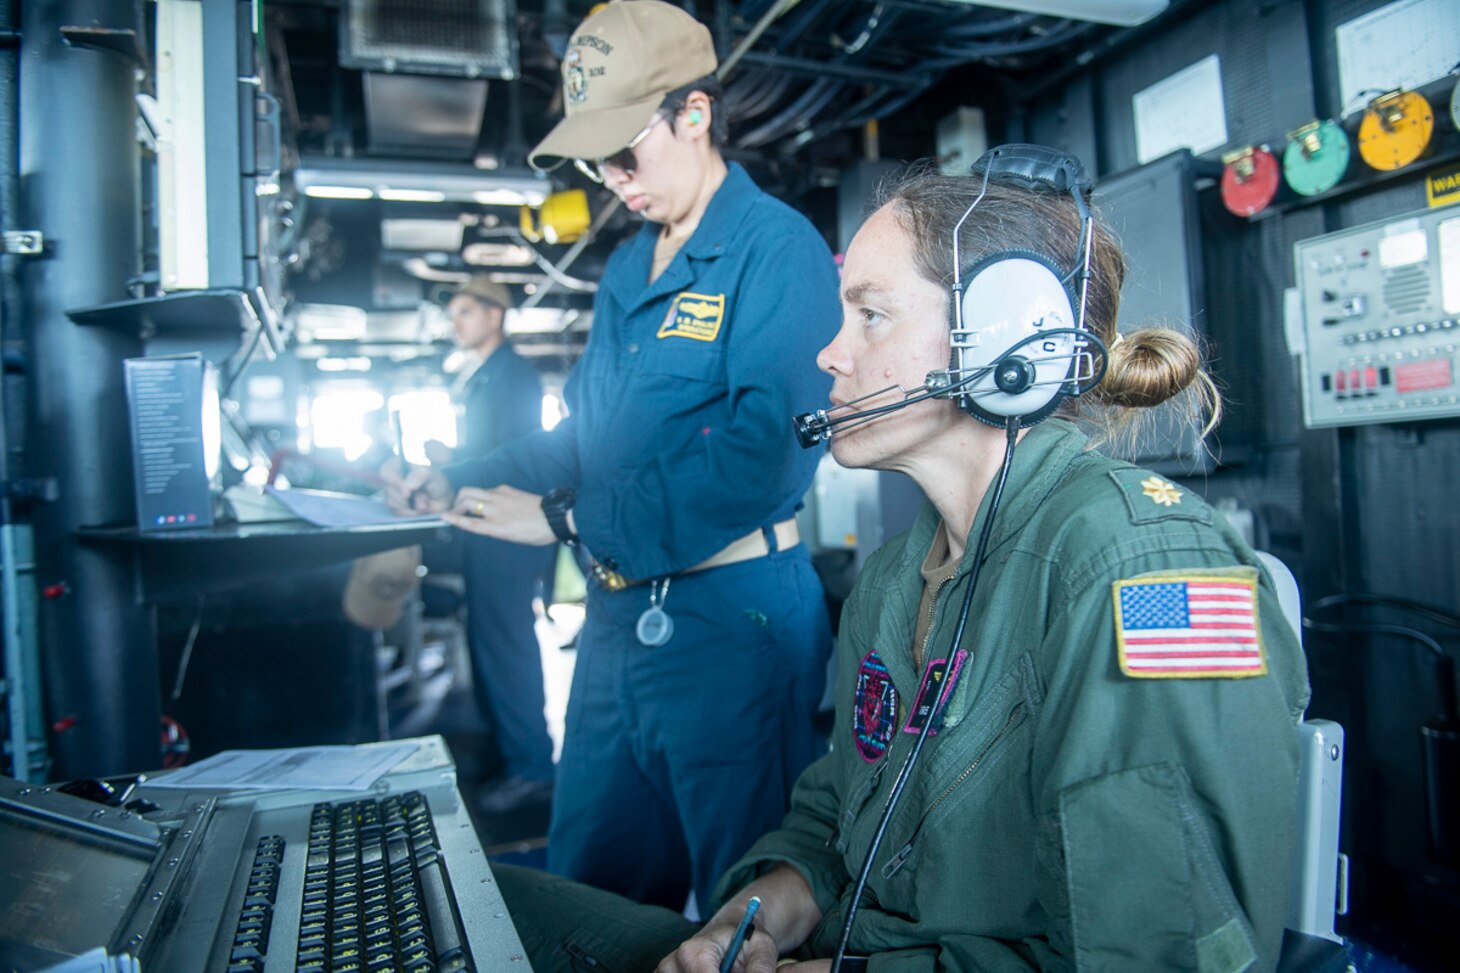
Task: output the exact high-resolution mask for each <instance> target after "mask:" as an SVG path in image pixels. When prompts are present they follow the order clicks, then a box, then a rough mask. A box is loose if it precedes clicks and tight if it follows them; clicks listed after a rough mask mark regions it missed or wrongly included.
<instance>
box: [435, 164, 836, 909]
mask: <svg viewBox="0 0 1460 973" xmlns="http://www.w3.org/2000/svg"><path fill="white" fill-rule="evenodd" d="M658 232H659V227H658V226H657V225H654V224H650V225H648V226H645V227H644V229H643V230H642V231H641V232H640V233H639V234H638V235H637V236H636V237H635V238H633V239H631V240H630V241H629V242H627V243H626V244H625V245H624V246H622V247H620V248H619V250H618V251H617V252H615V253H614V255H613V256H612V257H611V258H610V260H609V263H608V267H607V269H606V271H605V274H604V278H603V282H602V284H601V286H600V288H599V291H598V294H597V297H596V300H595V306H594V318H593V330H592V333H591V337H590V340H589V342H588V346H587V349H586V350H585V352H584V355H583V358H582V359H581V360H580V361H579V363H578V365H577V367H576V369H575V370H574V372H573V374H572V376H571V377H570V378H569V381H568V384H567V388H566V389H565V396H566V399H567V404H568V406H569V410H570V415H569V417H568V418H567V419H565V420H564V421H563V422H562V423H561V424H560V425H559V426H558V427H557V428H556V429H554V430H552V431H550V432H539V433H534V434H533V435H530V436H527V437H525V438H523V439H521V440H518V441H516V442H514V443H511V444H509V445H508V446H507V447H505V448H503V449H501V450H498V451H497V452H495V453H494V454H492V455H491V456H490V457H488V458H487V459H485V460H483V461H481V462H479V463H474V464H467V465H464V466H460V467H454V468H452V469H450V470H448V475H449V476H450V477H451V479H452V481H453V483H454V485H456V486H458V487H460V486H464V485H476V486H491V485H496V484H500V483H507V484H510V485H513V486H516V487H519V488H521V489H526V490H531V491H533V492H536V493H543V492H546V491H547V490H550V489H552V488H554V487H559V486H571V487H573V488H574V489H575V490H576V491H577V494H578V500H577V504H576V506H575V508H574V520H575V523H576V524H577V527H578V530H579V531H580V533H581V535H582V538H583V543H584V544H585V545H586V546H587V548H588V549H589V551H590V552H592V554H593V555H594V557H596V558H597V559H598V560H599V561H600V562H602V563H604V564H605V565H607V566H609V567H612V568H614V569H616V570H617V571H619V572H621V573H622V574H623V575H624V576H625V577H627V578H631V579H636V580H638V581H650V580H652V579H662V578H669V579H670V587H669V590H668V594H667V598H666V600H665V603H664V606H663V607H664V610H665V611H666V612H667V613H668V614H669V615H670V616H671V618H673V620H674V626H675V628H674V635H673V637H672V638H671V639H670V641H669V642H668V643H667V644H665V645H663V646H660V647H657V648H650V647H647V646H645V645H643V644H641V643H640V642H639V641H638V639H637V637H636V635H635V624H636V622H637V621H638V619H639V616H640V615H641V614H642V613H643V612H644V610H645V609H647V608H648V607H649V605H650V585H649V584H638V585H634V586H631V587H628V588H626V589H623V590H621V591H618V592H610V591H608V590H606V589H605V588H603V587H601V586H599V585H597V584H596V583H595V584H592V585H590V590H589V596H588V615H587V622H586V624H585V627H584V631H583V633H582V635H581V637H580V639H579V654H578V662H577V668H576V671H575V673H574V677H573V687H572V693H571V696H570V698H569V704H568V715H567V726H566V739H565V741H564V746H563V754H562V759H561V761H560V763H559V766H558V785H557V793H556V795H555V799H554V806H553V819H552V826H551V828H550V831H549V841H548V867H549V868H550V869H551V870H553V871H555V872H558V873H560V874H563V875H567V876H569V877H571V878H575V879H578V880H580V881H585V882H588V883H590V884H593V885H598V886H600V887H602V888H607V889H610V890H612V891H616V892H619V893H620V894H623V895H627V896H629V897H631V898H634V899H636V900H638V901H642V902H655V903H659V904H663V905H667V906H669V907H671V908H675V909H678V908H681V907H682V906H683V905H684V902H685V898H686V894H687V892H688V891H689V889H690V888H693V889H694V891H695V893H696V898H697V900H698V901H699V902H700V903H704V902H707V901H708V896H709V893H710V890H711V888H712V885H713V883H714V881H715V879H716V878H717V877H718V876H719V875H720V873H721V872H723V871H724V869H725V868H727V867H728V866H729V865H730V863H731V862H733V861H734V860H735V859H736V858H737V857H738V856H739V855H740V854H741V853H743V852H744V851H745V850H746V849H747V848H748V847H749V846H750V844H751V842H753V841H754V840H755V839H756V838H757V837H758V836H759V835H761V834H762V833H764V832H766V831H769V830H771V829H772V828H774V827H776V826H777V825H778V824H779V822H780V820H781V816H782V814H783V813H784V812H785V810H786V807H787V805H788V802H789V797H790V791H791V786H792V784H793V783H794V782H795V780H796V777H797V775H798V774H799V773H800V772H801V770H802V769H803V768H804V767H805V766H806V765H807V764H808V763H810V762H811V760H813V759H814V758H815V757H816V756H817V755H818V753H819V752H820V751H821V749H822V743H821V740H820V739H819V738H818V736H817V734H816V731H815V730H814V728H813V726H812V716H813V712H814V710H815V708H816V705H817V702H818V701H819V700H820V698H821V694H822V687H823V683H824V679H825V665H826V659H827V656H828V654H829V651H830V642H831V639H830V633H829V627H828V623H827V618H826V612H825V605H824V599H823V594H822V590H821V584H820V582H819V580H818V579H817V577H816V575H815V573H814V571H813V570H812V567H811V562H810V557H809V555H808V554H807V552H806V549H805V547H804V546H802V545H799V544H798V545H797V546H795V547H793V548H791V549H790V550H785V551H774V553H772V554H770V555H769V556H767V557H761V558H757V559H754V560H749V561H743V562H740V563H736V564H731V565H727V566H724V567H718V568H712V569H708V570H703V571H695V572H691V573H683V572H685V571H686V570H687V569H688V568H691V567H693V566H695V565H697V564H699V563H700V562H702V561H704V560H705V559H707V558H709V557H710V556H711V555H713V554H715V553H717V552H718V551H720V550H721V549H723V548H724V547H726V545H728V544H729V543H730V542H731V541H734V540H737V539H739V538H741V537H743V536H745V535H746V534H748V533H750V532H752V531H756V530H764V531H766V532H767V533H768V532H769V528H770V527H771V526H772V525H774V524H775V523H777V522H779V521H782V520H785V519H787V518H789V517H792V516H793V515H794V513H795V511H796V509H797V507H798V506H799V504H800V502H801V499H802V497H803V496H804V494H805V492H806V490H807V488H808V487H809V485H810V483H811V477H812V474H813V472H814V469H815V466H816V462H817V460H818V459H819V456H818V455H817V454H816V453H813V452H807V451H803V450H801V449H800V448H799V447H798V446H797V445H796V441H795V438H794V437H793V436H792V434H791V423H790V417H791V416H792V415H793V414H794V413H796V412H798V411H803V410H805V409H807V408H811V407H814V406H816V405H817V404H818V403H823V402H825V401H826V398H827V395H828V393H829V391H830V380H829V379H828V378H827V377H826V376H825V375H823V374H821V373H820V372H819V371H818V370H817V368H816V361H815V359H816V353H817V351H818V350H819V349H820V348H821V347H823V346H824V345H825V344H826V343H827V342H828V341H830V340H831V338H832V336H833V335H834V334H835V333H836V329H837V326H838V319H839V305H838V300H837V287H838V282H837V271H836V267H835V264H834V262H833V260H832V257H831V254H830V252H829V251H828V249H827V247H826V244H825V242H824V241H823V240H822V239H821V237H820V236H819V235H818V234H817V233H816V231H815V230H814V229H813V228H812V226H811V224H810V223H809V222H807V220H806V219H805V218H804V217H802V216H800V215H799V214H797V213H796V212H795V211H794V210H792V209H791V208H790V207H788V206H786V205H785V204H783V203H781V202H779V201H777V200H775V199H773V198H772V197H770V196H769V195H767V194H765V193H764V192H762V191H761V190H760V189H759V188H758V187H757V186H756V185H755V184H754V183H753V182H752V181H751V179H750V177H749V176H748V175H747V174H746V173H745V171H744V170H743V169H742V168H741V167H740V166H739V165H736V164H731V165H730V167H729V174H728V175H727V177H726V179H725V181H724V183H723V184H722V185H721V187H720V188H719V190H718V191H717V192H716V194H715V196H714V198H713V199H712V200H711V201H710V204H709V206H708V207H707V208H706V210H705V213H704V216H703V218H702V219H701V221H700V223H699V226H698V227H697V228H696V230H695V232H694V234H693V235H692V236H691V237H690V239H689V240H688V241H686V242H685V244H684V246H683V247H682V248H681V249H680V251H679V252H678V253H677V254H676V255H675V257H674V259H673V260H672V261H671V262H670V264H669V266H668V267H667V268H666V269H665V270H664V271H663V273H662V274H661V275H660V276H659V277H658V278H657V279H655V280H654V281H653V283H648V281H649V273H650V264H651V259H652V254H653V248H654V241H655V237H656V235H657V234H658ZM770 546H771V547H772V548H773V549H774V544H773V543H772V544H771V545H770Z"/></svg>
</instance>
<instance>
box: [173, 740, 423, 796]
mask: <svg viewBox="0 0 1460 973" xmlns="http://www.w3.org/2000/svg"><path fill="white" fill-rule="evenodd" d="M415 752H416V744H414V743H392V744H381V745H379V746H368V747H295V748H291V749H288V750H225V751H223V752H222V753H220V754H215V755H214V756H212V757H209V758H207V759H206V760H200V761H198V762H197V763H195V764H193V765H192V766H190V767H183V768H182V769H181V770H175V771H173V772H171V773H168V774H163V775H161V776H158V777H153V778H149V779H148V781H147V786H148V787H175V788H189V789H192V788H204V787H228V788H240V789H249V790H273V789H275V788H278V789H290V788H300V789H305V790H313V789H337V790H352V791H363V790H369V789H370V787H371V786H372V785H373V784H374V783H375V782H376V781H377V780H379V779H380V778H381V777H384V776H385V775H386V773H388V772H389V771H390V769H391V768H392V767H394V766H395V765H396V764H398V763H400V762H401V761H402V760H404V759H405V758H407V757H409V756H410V755H411V754H413V753H415Z"/></svg>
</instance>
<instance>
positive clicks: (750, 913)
mask: <svg viewBox="0 0 1460 973" xmlns="http://www.w3.org/2000/svg"><path fill="white" fill-rule="evenodd" d="M759 909H760V896H758V895H752V896H751V897H750V901H749V902H747V903H745V918H744V919H741V920H740V925H739V926H737V927H736V929H735V935H734V936H731V937H730V948H729V949H727V950H725V958H724V959H723V960H721V961H720V973H730V967H732V966H734V965H735V957H737V956H739V955H740V947H741V946H744V945H745V941H746V940H747V939H749V938H750V920H752V919H754V918H755V914H756V912H757V911H758V910H759Z"/></svg>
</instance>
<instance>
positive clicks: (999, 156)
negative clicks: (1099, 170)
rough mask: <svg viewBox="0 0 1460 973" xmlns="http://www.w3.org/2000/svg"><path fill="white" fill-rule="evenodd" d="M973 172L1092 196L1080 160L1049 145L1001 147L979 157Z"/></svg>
mask: <svg viewBox="0 0 1460 973" xmlns="http://www.w3.org/2000/svg"><path fill="white" fill-rule="evenodd" d="M970 171H971V172H972V173H973V175H975V176H982V175H984V174H985V173H988V175H989V176H990V177H998V178H1001V179H1019V180H1023V181H1024V182H1028V183H1040V184H1043V185H1045V186H1048V187H1049V188H1051V189H1053V190H1055V191H1057V192H1062V193H1067V192H1071V191H1072V190H1078V191H1079V192H1078V195H1079V196H1089V195H1090V190H1091V188H1092V183H1091V182H1090V177H1089V176H1088V175H1086V173H1085V167H1084V166H1083V165H1081V164H1080V160H1079V159H1076V158H1075V157H1074V156H1072V155H1068V154H1066V153H1064V152H1059V151H1057V150H1055V149H1052V148H1050V147H1049V146H1047V145H1030V144H1027V143H1014V144H1012V145H1000V146H997V147H996V148H992V149H989V150H988V151H987V152H985V153H984V154H983V155H981V156H979V157H978V160H977V161H975V162H974V164H973V167H972V169H971V170H970Z"/></svg>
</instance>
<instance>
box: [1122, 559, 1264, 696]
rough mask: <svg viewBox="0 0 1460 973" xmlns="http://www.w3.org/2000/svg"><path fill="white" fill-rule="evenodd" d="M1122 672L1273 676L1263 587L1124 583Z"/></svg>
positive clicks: (1220, 580) (1208, 581)
mask: <svg viewBox="0 0 1460 973" xmlns="http://www.w3.org/2000/svg"><path fill="white" fill-rule="evenodd" d="M1113 591H1114V594H1115V643H1116V647H1117V651H1118V653H1119V655H1120V671H1121V672H1123V673H1125V674H1126V675H1127V676H1134V677H1136V678H1140V679H1197V678H1206V677H1211V676H1219V677H1226V678H1229V679H1236V678H1241V677H1244V676H1261V675H1265V674H1266V673H1267V658H1266V656H1265V655H1264V654H1263V650H1262V638H1261V637H1260V635H1259V634H1258V631H1257V582H1256V581H1249V580H1246V579H1243V578H1233V577H1198V576H1193V577H1173V578H1169V579H1168V578H1162V579H1161V580H1159V581H1156V580H1150V581H1141V580H1130V581H1117V582H1116V583H1115V584H1114V585H1113Z"/></svg>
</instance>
